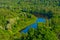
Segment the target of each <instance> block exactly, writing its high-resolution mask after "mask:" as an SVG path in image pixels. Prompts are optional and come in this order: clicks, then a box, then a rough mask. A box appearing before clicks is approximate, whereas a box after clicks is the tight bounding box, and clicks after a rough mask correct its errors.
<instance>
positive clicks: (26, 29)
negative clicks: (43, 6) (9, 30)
mask: <svg viewBox="0 0 60 40" xmlns="http://www.w3.org/2000/svg"><path fill="white" fill-rule="evenodd" d="M38 22H46V19H45V18H37V20H36V22H35V23H33V24H31V25H29V26H27V27H26V28H25V29H24V30H22V31H21V33H27V32H28V30H29V29H30V28H34V29H36V28H37V26H38V25H37V24H38Z"/></svg>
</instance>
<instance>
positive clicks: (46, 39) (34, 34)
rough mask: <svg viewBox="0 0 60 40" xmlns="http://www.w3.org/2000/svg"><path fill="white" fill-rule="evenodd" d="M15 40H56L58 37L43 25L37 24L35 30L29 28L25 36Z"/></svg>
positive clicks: (22, 35)
mask: <svg viewBox="0 0 60 40" xmlns="http://www.w3.org/2000/svg"><path fill="white" fill-rule="evenodd" d="M40 24H41V25H40ZM15 40H58V37H57V35H56V33H55V32H54V31H52V30H50V28H49V27H48V26H45V24H44V23H38V28H37V29H33V28H31V29H30V30H29V31H28V32H27V33H26V34H21V37H20V38H17V39H15Z"/></svg>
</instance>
